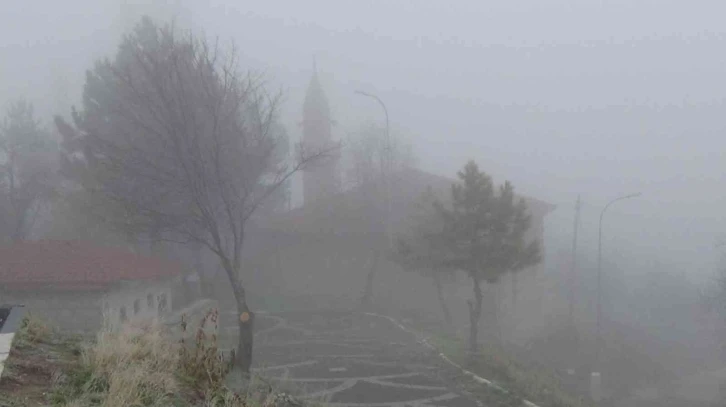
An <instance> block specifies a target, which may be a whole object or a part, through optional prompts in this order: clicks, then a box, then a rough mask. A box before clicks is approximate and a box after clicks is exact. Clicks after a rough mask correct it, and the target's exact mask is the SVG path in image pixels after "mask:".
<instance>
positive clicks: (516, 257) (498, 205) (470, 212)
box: [433, 161, 541, 352]
mask: <svg viewBox="0 0 726 407" xmlns="http://www.w3.org/2000/svg"><path fill="white" fill-rule="evenodd" d="M458 177H459V180H460V181H459V182H458V183H456V184H454V185H452V187H451V204H450V205H444V204H442V203H441V202H438V201H437V202H436V203H435V204H434V207H435V208H436V212H437V214H438V216H440V217H441V219H442V222H443V228H442V232H441V233H442V234H441V238H440V239H438V242H440V244H441V246H440V249H441V250H438V251H436V259H435V261H434V262H433V264H442V265H445V266H446V267H450V268H455V269H459V270H464V271H465V272H466V273H467V274H468V276H469V277H470V278H471V281H472V284H473V289H474V301H471V300H470V301H468V304H469V321H470V332H469V346H470V349H471V351H472V352H476V349H477V333H478V326H479V319H480V317H481V312H482V284H495V283H497V282H498V281H499V278H500V277H501V276H502V275H504V274H506V273H509V272H516V271H519V270H522V269H525V268H527V267H530V266H533V265H535V264H537V263H539V262H540V258H541V255H540V242H539V241H538V240H536V239H535V240H532V241H529V242H528V241H527V239H526V233H527V231H528V230H529V228H530V224H531V219H530V215H529V214H528V213H527V206H526V204H525V202H524V200H523V199H518V200H517V199H515V196H514V188H513V187H512V185H511V184H510V183H509V182H505V183H504V185H502V186H500V188H498V190H497V188H495V186H494V184H493V182H492V179H491V178H490V177H489V176H488V175H487V174H485V173H484V172H481V171H479V167H478V166H477V165H476V163H475V162H473V161H470V162H469V163H467V164H466V166H465V167H464V169H463V170H462V171H460V172H459V173H458Z"/></svg>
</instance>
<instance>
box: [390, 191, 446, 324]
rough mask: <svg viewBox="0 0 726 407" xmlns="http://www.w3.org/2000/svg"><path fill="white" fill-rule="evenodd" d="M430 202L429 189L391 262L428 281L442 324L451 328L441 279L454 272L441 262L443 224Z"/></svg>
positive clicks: (397, 246)
mask: <svg viewBox="0 0 726 407" xmlns="http://www.w3.org/2000/svg"><path fill="white" fill-rule="evenodd" d="M434 202H435V196H434V194H433V191H432V190H431V189H430V188H429V189H428V190H427V191H426V192H425V193H424V194H423V195H422V196H421V199H420V200H419V202H417V203H416V205H415V208H414V212H413V215H412V216H411V223H412V225H411V227H410V230H409V231H408V233H406V234H405V235H404V236H402V237H399V239H398V241H397V245H396V249H395V251H394V253H393V260H394V261H395V262H397V263H398V264H400V265H401V266H402V267H403V269H404V270H407V271H414V272H417V273H420V274H421V275H423V276H425V277H430V278H431V280H432V282H433V284H434V288H435V289H436V295H437V298H438V300H439V303H440V304H441V311H442V313H443V316H444V322H446V324H447V325H448V326H451V325H452V319H451V312H450V311H449V307H448V305H447V304H446V299H445V298H444V292H443V286H442V279H444V278H448V279H451V278H453V277H454V274H455V272H456V270H455V269H453V268H451V267H449V266H448V265H447V264H446V263H445V262H444V261H442V259H443V252H442V250H445V242H444V241H442V240H441V239H442V237H443V233H442V232H443V222H442V218H441V217H439V216H437V213H436V212H435V211H434V206H433V203H434Z"/></svg>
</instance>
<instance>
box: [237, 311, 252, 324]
mask: <svg viewBox="0 0 726 407" xmlns="http://www.w3.org/2000/svg"><path fill="white" fill-rule="evenodd" d="M239 320H240V321H242V322H247V321H249V320H250V313H249V312H243V313H242V314H240V316H239Z"/></svg>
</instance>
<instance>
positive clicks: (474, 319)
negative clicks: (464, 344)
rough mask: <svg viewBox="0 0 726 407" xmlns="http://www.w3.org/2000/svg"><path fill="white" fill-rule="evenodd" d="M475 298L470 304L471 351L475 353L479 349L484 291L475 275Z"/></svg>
mask: <svg viewBox="0 0 726 407" xmlns="http://www.w3.org/2000/svg"><path fill="white" fill-rule="evenodd" d="M473 280H474V300H475V302H472V301H471V300H469V301H467V303H468V304H469V351H470V352H471V353H472V354H475V353H476V352H477V350H478V341H477V335H478V333H479V319H480V318H481V303H482V293H481V284H480V282H479V279H478V278H476V277H474V278H473Z"/></svg>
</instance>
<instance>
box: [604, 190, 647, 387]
mask: <svg viewBox="0 0 726 407" xmlns="http://www.w3.org/2000/svg"><path fill="white" fill-rule="evenodd" d="M640 195H641V194H640V192H637V193H635V194H630V195H623V196H620V197H617V198H615V199H613V200H612V201H610V202H608V203H607V205H605V207H604V208H603V209H602V212H600V225H599V228H598V239H597V319H596V323H595V326H596V340H597V343H596V344H595V368H596V369H597V373H598V377H599V375H600V374H601V373H602V372H600V370H601V365H600V351H601V349H600V348H601V347H602V338H601V326H600V325H601V318H602V288H601V281H602V218H603V216H604V215H605V211H606V210H607V209H608V208H609V207H610V205H612V204H614V203H615V202H618V201H622V200H624V199H629V198H635V197H638V196H640ZM598 393H599V391H598ZM596 401H599V400H596Z"/></svg>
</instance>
